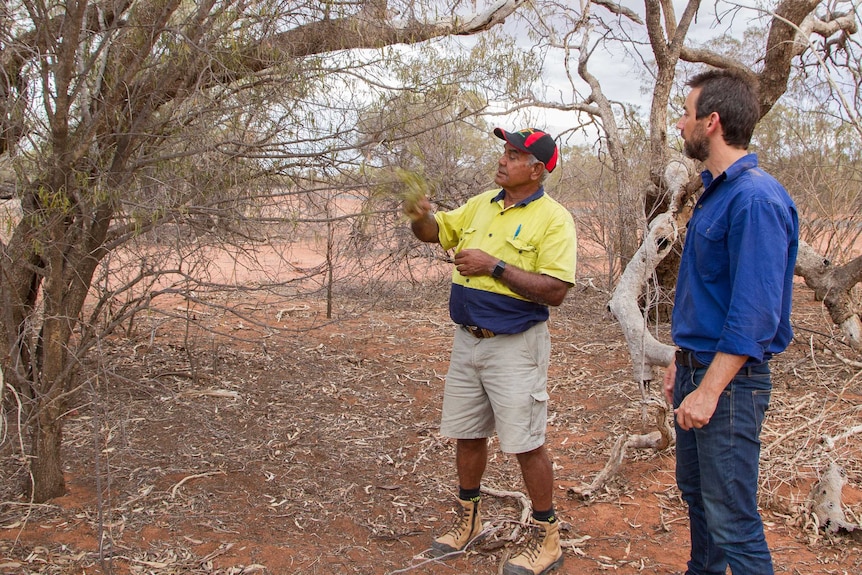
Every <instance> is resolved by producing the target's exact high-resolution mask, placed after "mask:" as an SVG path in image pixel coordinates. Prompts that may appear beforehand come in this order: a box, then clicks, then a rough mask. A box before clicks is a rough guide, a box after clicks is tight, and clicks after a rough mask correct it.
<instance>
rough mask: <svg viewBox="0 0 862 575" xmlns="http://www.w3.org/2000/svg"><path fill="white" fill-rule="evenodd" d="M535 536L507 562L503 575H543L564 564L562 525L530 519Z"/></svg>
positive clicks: (555, 522)
mask: <svg viewBox="0 0 862 575" xmlns="http://www.w3.org/2000/svg"><path fill="white" fill-rule="evenodd" d="M530 521H531V523H532V527H531V529H532V531H533V534H532V536H531V538H530V541H528V542H527V546H526V547H524V549H523V550H522V551H521V552H520V553H519V554H518V555H516V556H515V557H513V558H511V559H509V560H508V561H506V564H505V565H504V566H503V575H543V574H544V573H550V572H551V571H553V570H554V569H556V568H557V567H559V566H560V565H562V564H563V550H562V549H561V548H560V524H559V523H558V522H557V521H554V522H553V523H550V522H548V521H536V520H535V519H533V518H530Z"/></svg>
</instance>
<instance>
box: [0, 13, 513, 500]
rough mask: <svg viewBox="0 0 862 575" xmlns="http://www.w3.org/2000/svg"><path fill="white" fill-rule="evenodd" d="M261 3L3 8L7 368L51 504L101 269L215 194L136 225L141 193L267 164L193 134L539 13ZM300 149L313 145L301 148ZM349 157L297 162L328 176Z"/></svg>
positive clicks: (0, 92) (36, 487) (171, 200)
mask: <svg viewBox="0 0 862 575" xmlns="http://www.w3.org/2000/svg"><path fill="white" fill-rule="evenodd" d="M262 4H263V2H250V3H247V2H236V1H216V0H204V1H203V2H195V3H190V2H183V1H181V0H168V1H164V2H162V1H155V0H140V1H136V2H132V1H131V0H121V1H119V2H117V1H102V2H86V1H83V0H77V1H72V0H70V1H69V2H65V3H63V4H59V5H52V7H51V8H50V9H48V8H47V7H45V6H44V5H42V4H41V3H38V2H36V3H23V4H20V5H18V6H17V9H16V11H15V12H8V13H7V12H6V11H4V14H3V18H4V29H3V31H2V34H3V38H2V40H3V47H4V49H3V51H2V53H0V70H2V74H0V127H2V132H0V154H3V157H2V158H0V160H4V159H11V161H12V162H13V163H15V164H16V165H17V166H18V167H17V168H16V169H17V170H18V171H17V173H16V176H17V181H16V182H15V183H14V185H12V186H11V187H10V186H7V185H4V186H3V188H2V189H3V190H7V189H12V190H14V195H15V196H16V197H17V198H18V199H19V200H20V205H21V210H22V212H23V213H22V217H21V218H20V220H18V221H17V222H16V224H15V228H14V230H13V232H12V234H11V237H9V239H8V241H6V242H4V243H2V245H0V248H2V256H3V257H2V262H0V308H1V309H0V334H2V342H3V343H2V353H0V369H2V370H3V372H4V373H5V376H6V381H7V384H8V385H10V386H13V387H14V388H15V389H16V390H17V391H18V392H19V395H20V397H22V398H24V400H25V401H26V415H27V423H28V425H29V428H30V442H31V446H30V448H31V449H32V453H29V454H28V455H29V456H30V457H29V461H31V469H30V471H31V476H32V485H31V486H30V489H31V491H32V493H31V495H32V498H33V500H35V501H37V502H42V501H45V500H48V499H50V498H53V497H56V496H59V495H62V494H63V492H64V480H63V474H62V456H61V447H62V427H63V417H64V416H65V414H66V411H67V408H68V406H69V401H70V398H71V397H72V396H73V394H74V393H75V391H76V386H77V385H78V379H77V375H78V370H79V366H80V362H81V359H82V358H83V356H84V354H85V352H86V350H87V349H89V347H90V346H92V345H93V342H94V337H95V334H94V330H93V327H92V326H91V325H88V323H87V322H86V321H85V319H84V317H85V303H86V302H87V298H88V295H89V290H90V288H91V286H92V282H93V277H94V274H95V272H96V270H97V268H98V267H99V265H100V263H101V262H103V260H104V259H105V257H106V256H107V255H108V254H110V253H111V252H112V251H113V250H115V249H117V248H118V247H119V246H122V245H123V244H124V242H127V241H129V240H130V239H132V238H134V237H136V236H137V235H139V234H141V233H144V232H146V231H147V230H150V229H153V228H155V227H157V226H158V225H160V224H163V223H165V222H167V221H171V220H172V219H182V218H186V217H188V215H189V208H188V205H189V203H190V202H191V201H192V200H194V199H200V197H201V194H202V193H203V192H201V191H200V190H198V189H197V187H196V186H195V185H194V181H192V180H191V179H190V180H189V182H187V184H186V185H185V186H184V188H183V190H182V192H181V193H180V192H178V193H176V194H175V195H174V196H170V197H168V196H166V197H165V198H164V203H163V204H162V205H159V206H154V205H153V206H150V208H151V209H150V211H149V213H148V214H147V215H146V217H145V218H136V217H135V216H133V215H130V213H129V211H127V210H132V209H134V207H135V206H134V205H132V204H134V203H135V202H137V203H139V204H140V205H145V204H146V203H147V202H152V198H150V197H148V196H147V195H146V194H141V195H140V196H139V197H136V198H134V199H133V200H132V199H131V198H130V197H129V190H133V189H140V188H141V185H142V183H141V179H140V178H141V177H142V174H145V173H146V171H147V170H150V171H153V170H155V169H156V168H157V167H158V166H161V165H164V164H166V163H170V162H182V161H184V160H187V159H189V158H195V157H199V156H201V155H203V154H207V153H209V154H213V155H219V154H220V155H221V156H220V157H222V158H234V157H252V156H253V155H251V154H249V153H248V149H249V148H250V147H251V145H252V144H255V145H257V143H256V142H252V143H249V142H247V141H244V140H241V139H231V138H230V134H229V133H228V132H229V131H228V130H227V129H224V130H222V132H221V135H222V137H223V139H222V140H220V141H219V140H216V141H212V140H213V138H212V133H210V134H206V135H205V134H204V129H201V130H200V132H199V133H200V137H199V138H198V139H197V140H195V141H188V140H187V141H184V142H180V141H178V140H177V138H178V135H179V134H180V133H181V130H183V129H190V127H192V126H194V125H195V124H196V123H202V124H205V123H206V122H204V121H203V120H205V119H206V114H207V113H212V114H213V116H215V115H216V114H227V113H228V112H227V111H221V110H220V108H219V106H220V104H221V100H224V99H230V100H231V101H234V100H233V99H234V98H239V97H240V96H241V95H242V94H244V93H250V92H251V90H253V89H255V88H256V87H257V86H260V85H263V84H268V85H271V86H274V87H275V86H278V87H279V88H280V90H281V94H282V96H283V98H284V99H285V100H289V99H290V98H291V95H292V94H296V96H297V97H300V96H301V95H302V92H303V91H304V90H306V89H307V88H306V83H308V82H310V80H308V79H307V78H313V77H315V75H316V74H317V75H320V73H321V71H320V70H317V71H315V70H316V67H317V66H319V62H318V61H313V60H306V59H308V58H309V57H311V56H322V55H326V54H329V53H333V52H338V53H341V54H345V51H349V50H353V49H365V48H382V47H385V46H390V45H393V44H413V43H417V42H422V41H425V40H428V39H431V38H436V37H441V36H445V35H456V34H460V35H471V34H477V33H480V32H482V31H486V30H489V29H490V28H492V27H494V26H497V25H499V24H500V23H502V22H504V21H505V20H506V18H508V17H509V16H510V15H511V14H513V13H514V11H515V10H517V9H518V8H519V7H520V6H521V5H522V4H524V0H497V1H495V2H491V3H488V4H487V5H484V6H483V7H482V9H481V10H479V11H478V12H475V13H473V14H470V15H467V16H456V12H455V9H454V8H452V9H451V10H449V7H447V6H441V5H438V6H437V8H438V10H437V11H433V12H428V13H427V15H426V16H421V17H420V16H416V14H420V9H421V6H420V5H419V4H418V3H414V2H402V3H400V4H399V5H398V7H399V8H400V16H396V13H395V12H394V11H392V8H393V7H394V5H395V4H396V3H395V2H379V1H373V2H372V1H368V2H355V3H351V2H344V3H337V4H330V3H317V2H310V3H307V4H303V3H301V2H300V3H292V4H291V10H295V13H284V10H283V5H282V6H281V8H279V9H278V10H277V11H276V10H274V11H273V12H272V13H275V14H277V16H275V17H273V18H274V20H273V21H272V22H266V21H262V19H261V18H260V16H259V15H260V12H258V10H257V9H258V8H259V7H260V6H261V5H262ZM458 4H460V3H458V2H454V3H453V6H455V5H458ZM330 8H331V9H332V12H331V11H330ZM334 10H339V12H338V13H337V14H336V13H335V12H334ZM13 20H14V22H15V25H14V26H11V25H5V24H7V23H9V22H11V21H13ZM232 24H236V26H233V25H232ZM304 66H309V67H310V68H311V69H310V70H309V71H308V75H307V76H303V70H304ZM346 72H348V73H349V72H350V70H347V71H346ZM284 107H289V102H288V104H287V105H286V106H284ZM37 108H41V109H37ZM214 110H219V111H218V112H216V111H214ZM241 123H242V120H241V119H240V120H239V121H238V122H236V124H241ZM42 126H44V129H42ZM302 129H303V126H299V127H297V132H299V133H300V134H302ZM236 130H237V131H239V128H236ZM213 132H215V130H213ZM294 142H295V145H296V146H297V147H301V146H303V145H305V146H310V142H309V141H308V140H303V139H302V138H301V136H299V137H297V138H296V139H295V140H294ZM262 144H266V145H268V146H270V147H275V146H277V145H279V141H273V142H268V141H264V142H262ZM282 145H283V144H282ZM22 148H26V151H27V154H26V155H25V154H22V153H21V150H22ZM339 151H340V150H337V149H332V150H328V154H318V153H316V152H315V151H314V150H313V149H312V150H310V151H306V152H300V153H294V155H296V156H297V157H299V158H301V157H306V158H308V161H309V162H312V161H313V162H319V163H320V165H322V166H325V165H326V163H327V162H331V160H330V159H329V157H330V156H332V157H334V156H336V155H337V154H338V153H339ZM31 156H32V158H33V160H30V159H29V157H31ZM283 156H287V157H291V154H283ZM178 171H179V170H178ZM261 171H263V170H261ZM144 179H146V178H144Z"/></svg>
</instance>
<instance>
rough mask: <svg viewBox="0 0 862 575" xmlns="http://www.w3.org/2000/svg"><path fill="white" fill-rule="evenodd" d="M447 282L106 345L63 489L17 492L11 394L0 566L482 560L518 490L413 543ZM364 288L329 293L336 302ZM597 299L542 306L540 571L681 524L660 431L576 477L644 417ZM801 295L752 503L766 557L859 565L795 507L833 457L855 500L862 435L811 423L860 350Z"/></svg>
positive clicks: (827, 418) (625, 562)
mask: <svg viewBox="0 0 862 575" xmlns="http://www.w3.org/2000/svg"><path fill="white" fill-rule="evenodd" d="M441 285H443V287H442V289H440V286H436V288H434V289H431V288H417V287H415V286H404V285H396V286H393V287H392V288H391V290H390V292H389V293H388V295H387V297H386V298H385V300H384V301H383V303H381V302H380V301H378V302H377V303H376V304H375V305H373V306H372V305H371V302H370V299H369V305H368V309H367V311H366V312H365V313H364V314H363V315H361V316H359V317H357V318H354V319H342V320H341V321H337V322H334V323H326V322H325V321H324V320H323V319H322V318H323V317H324V312H325V305H324V303H323V302H319V301H305V302H298V303H297V304H296V305H295V306H292V307H291V308H282V309H276V308H274V307H273V306H271V305H268V304H267V303H266V302H249V303H248V308H249V309H248V311H249V312H250V313H253V314H254V316H255V317H256V318H257V319H258V320H260V321H261V322H263V323H269V324H270V325H271V326H273V327H282V328H283V327H285V326H288V327H290V328H293V329H296V331H295V332H291V333H287V334H277V333H276V332H275V330H271V331H266V332H261V331H259V330H257V329H255V328H254V327H253V326H251V325H249V324H244V323H243V321H241V320H239V319H238V318H236V317H233V316H228V315H219V316H216V315H209V314H208V313H206V312H204V311H198V312H193V314H192V315H193V324H194V327H193V329H192V330H191V332H188V333H187V332H186V330H185V328H184V327H182V324H181V323H179V322H174V323H170V324H163V325H160V326H159V327H158V329H156V327H155V326H142V328H141V329H139V330H138V331H137V332H136V335H134V336H132V337H130V338H125V337H119V336H118V337H116V338H114V339H112V340H111V341H109V342H106V343H105V345H104V346H103V348H102V349H101V352H100V357H99V361H98V362H97V363H94V364H93V365H92V366H91V367H90V370H89V372H88V374H87V375H88V382H89V383H88V385H87V386H86V387H85V388H84V389H82V390H81V392H80V394H79V397H78V400H77V407H76V409H75V410H73V411H72V412H71V413H70V414H69V418H68V421H67V423H66V427H65V429H66V435H65V460H66V464H67V465H66V480H67V486H68V493H67V495H66V496H65V497H62V498H59V499H56V500H54V501H51V502H49V503H48V504H46V505H29V504H28V502H27V501H26V500H24V499H22V498H21V497H20V495H19V493H20V487H21V485H22V482H24V481H26V476H25V473H24V470H23V467H22V466H21V457H20V449H19V447H18V446H19V438H18V437H17V435H16V434H17V430H16V428H15V417H16V414H15V410H14V402H10V401H6V402H5V405H6V407H7V411H6V414H5V418H6V422H7V427H6V429H7V433H6V435H5V437H4V438H3V439H4V441H3V443H2V446H0V460H2V464H0V501H2V503H0V573H10V574H11V573H15V574H29V573H44V574H49V573H50V574H85V573H87V574H90V573H106V574H127V573H147V574H154V575H166V574H179V573H188V574H203V573H215V574H238V573H269V574H297V575H299V574H318V573H319V574H324V573H325V574H330V573H334V574H364V575H394V574H396V573H422V574H431V575H438V574H439V575H442V574H452V573H474V574H489V575H490V574H494V573H497V572H498V565H499V564H500V562H501V561H502V560H503V559H504V558H505V557H506V556H507V555H508V554H509V553H511V552H512V551H513V550H514V549H516V547H517V544H516V543H513V542H511V541H508V540H507V539H509V538H512V536H513V534H515V535H516V534H517V532H518V530H517V527H518V525H517V521H518V518H519V516H520V515H521V508H520V504H519V500H518V498H517V497H508V496H501V497H494V496H488V497H486V503H487V505H486V516H485V520H486V528H487V529H488V531H489V533H490V536H489V537H488V539H486V541H485V542H484V543H483V544H481V545H478V546H476V547H475V548H473V549H470V550H469V552H468V553H466V554H464V555H461V556H458V557H455V558H453V559H450V560H449V561H447V562H445V563H441V562H428V561H427V560H425V559H423V557H422V552H423V550H425V549H427V548H428V545H429V542H430V540H431V539H432V538H433V536H434V535H435V534H436V533H438V532H439V531H441V530H443V529H445V528H447V527H448V526H449V524H450V523H451V521H452V520H453V518H454V507H453V504H454V495H453V493H454V490H455V477H454V462H453V453H454V451H453V444H452V443H451V442H450V441H449V440H446V439H444V438H442V437H440V436H439V435H438V434H437V424H438V417H439V408H440V399H441V393H442V386H443V377H444V374H445V372H446V367H447V360H448V353H449V345H450V341H451V335H452V330H453V328H452V326H451V324H450V323H449V321H448V314H447V309H446V289H445V285H444V284H441ZM366 297H367V296H365V295H364V294H361V293H340V294H337V297H336V304H337V303H338V302H339V301H342V302H343V301H348V300H349V301H350V302H351V305H354V304H356V303H357V302H362V301H363V298H366ZM606 300H607V294H603V293H601V292H599V291H596V290H594V289H592V288H591V287H584V286H580V287H579V288H577V289H575V290H573V292H572V293H571V294H570V296H569V298H568V300H567V302H566V303H565V304H564V305H563V306H562V307H561V308H559V309H558V310H555V311H554V313H553V314H552V320H551V329H552V336H553V342H554V351H553V359H552V368H551V374H550V375H551V380H550V392H551V396H552V405H551V414H550V415H551V421H550V425H549V446H550V449H551V454H552V457H553V460H554V465H555V469H556V478H557V485H558V488H559V490H558V492H557V497H556V504H557V509H558V512H559V515H560V517H561V518H562V519H563V521H564V534H563V538H564V539H565V541H566V548H565V564H564V566H563V567H562V568H561V569H560V570H559V571H558V572H559V573H561V574H593V573H605V572H616V573H645V574H654V573H655V574H666V573H673V572H681V571H683V570H684V563H685V559H686V555H687V541H688V535H687V529H688V528H687V518H686V513H685V508H684V505H683V503H682V502H681V500H680V498H679V495H678V492H677V490H676V488H675V485H674V479H673V469H674V461H673V450H672V448H671V449H668V450H665V451H664V452H658V453H656V452H653V451H638V452H635V453H630V454H629V456H628V457H627V458H626V460H625V461H624V463H623V466H622V468H621V469H620V471H619V473H617V474H616V475H615V476H614V477H612V479H611V480H610V481H609V482H608V483H607V484H606V485H605V486H604V488H603V489H601V490H600V491H599V492H598V493H596V494H595V495H594V496H593V497H592V498H591V499H589V500H583V499H581V498H579V497H577V496H576V495H575V494H574V491H576V490H577V488H579V487H581V486H583V485H584V484H587V483H589V482H590V481H592V479H593V477H595V475H596V474H597V473H598V472H599V471H600V470H601V469H602V468H603V467H604V465H605V463H606V462H607V460H608V455H609V452H610V449H611V447H612V445H613V444H614V442H615V441H616V439H617V438H618V437H619V436H620V435H621V434H639V433H643V432H646V431H649V430H650V427H649V423H648V422H649V420H650V418H651V417H652V415H651V414H650V415H648V417H647V418H646V421H647V423H646V424H645V423H643V422H644V418H643V417H642V413H641V408H640V405H639V400H640V393H639V391H638V389H637V386H636V384H635V383H633V382H632V381H631V379H630V372H629V367H628V354H627V350H626V345H625V342H624V339H623V337H622V334H621V333H620V330H619V327H618V325H617V324H616V322H615V321H614V320H613V318H612V317H611V316H610V315H609V314H608V313H607V311H606V309H605V303H606ZM812 300H813V297H812V295H811V293H810V292H809V291H807V290H805V289H804V288H802V289H799V290H798V292H797V302H798V303H797V310H796V311H795V315H794V317H795V321H796V323H797V325H796V332H797V338H796V340H795V341H794V343H793V344H792V346H791V348H790V349H789V350H788V351H787V352H786V353H785V354H783V355H782V356H781V357H780V358H779V359H778V360H776V361H775V362H774V372H775V374H774V381H775V390H774V393H773V403H772V408H771V411H770V414H769V419H768V420H767V423H766V427H765V431H764V437H763V440H764V454H763V462H762V468H763V474H762V475H763V476H762V485H763V487H762V495H763V498H762V499H763V515H764V519H765V521H766V525H767V538H768V540H769V542H770V544H771V547H772V549H773V552H774V559H775V564H776V568H777V572H779V573H792V574H808V573H811V574H814V573H817V574H821V573H829V574H844V575H847V574H858V573H860V572H862V553H860V549H862V543H860V541H859V540H858V539H854V538H853V537H851V536H847V535H830V534H826V533H824V531H823V529H819V528H818V526H817V525H816V523H815V521H814V519H813V515H812V514H811V513H810V512H809V511H808V510H807V508H806V505H805V503H806V499H807V496H808V491H809V489H810V487H811V485H812V483H813V482H814V481H816V480H817V478H818V477H819V475H820V474H821V473H822V472H823V471H824V470H825V468H826V466H827V465H828V463H830V462H832V461H837V462H839V463H840V464H842V465H843V467H844V468H845V470H846V472H847V476H848V484H847V485H846V486H845V487H844V491H843V496H844V504H845V511H846V512H847V513H848V519H850V520H851V521H856V522H858V521H859V518H860V516H862V448H860V437H862V436H860V435H853V436H850V437H847V438H844V439H841V440H839V441H838V442H837V443H836V445H835V447H834V448H833V449H832V450H827V449H825V448H824V444H823V442H822V438H823V437H824V436H832V437H834V436H836V435H838V434H840V433H841V432H842V431H843V430H846V429H849V428H850V427H851V426H853V425H858V424H859V423H860V422H862V381H860V377H859V374H860V368H859V366H858V365H855V366H854V365H852V364H850V363H848V362H846V361H842V360H841V359H840V358H839V357H837V356H836V355H835V354H834V353H832V352H830V351H829V349H828V348H829V347H831V348H832V349H833V350H836V351H839V353H841V352H840V349H841V347H840V343H838V342H837V340H836V339H835V338H834V337H832V334H831V333H830V328H829V326H828V323H827V321H826V320H825V314H824V312H823V311H822V310H821V308H820V305H819V304H817V303H815V302H813V301H812ZM336 315H338V306H337V305H336ZM312 325H315V326H317V329H314V330H309V331H306V330H305V329H304V328H306V327H309V326H312ZM205 327H218V328H220V329H222V330H223V331H226V332H230V333H232V334H233V335H235V336H240V337H244V338H245V339H246V341H240V340H236V339H227V338H224V337H221V336H219V337H216V336H214V335H211V334H210V333H208V332H207V331H205V329H204V328H205ZM661 329H666V326H660V328H659V331H661ZM663 339H665V340H666V337H664V338H663ZM845 355H848V356H851V354H849V353H847V354H845ZM851 357H852V356H851ZM105 366H110V369H106V368H105ZM659 387H660V384H659V382H655V383H654V384H653V389H652V393H653V395H658V393H659ZM492 454H493V458H492V461H491V462H490V465H489V468H488V473H487V476H486V486H488V487H490V488H492V489H495V490H500V491H510V492H520V491H521V490H522V484H521V480H520V475H519V472H518V469H517V465H516V462H515V461H514V459H513V458H511V457H508V456H505V455H503V454H500V453H499V451H497V450H495V449H492Z"/></svg>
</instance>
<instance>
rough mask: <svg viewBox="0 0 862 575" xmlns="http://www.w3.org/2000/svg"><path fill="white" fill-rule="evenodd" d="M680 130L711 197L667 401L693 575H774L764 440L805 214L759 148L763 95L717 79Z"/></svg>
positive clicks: (689, 268) (690, 267) (692, 255)
mask: <svg viewBox="0 0 862 575" xmlns="http://www.w3.org/2000/svg"><path fill="white" fill-rule="evenodd" d="M688 86H689V87H690V88H691V91H690V92H689V94H688V96H687V97H686V100H685V112H684V114H683V116H682V118H681V119H680V121H679V122H678V123H677V128H678V129H679V130H680V132H681V134H682V138H683V140H684V142H685V153H686V155H688V156H689V157H691V158H693V159H695V160H699V161H701V162H703V164H704V167H705V168H706V170H705V171H704V172H703V173H702V174H701V177H702V179H703V185H704V190H703V193H702V194H701V195H700V197H699V198H698V201H697V205H696V207H695V209H694V211H693V214H692V217H691V220H690V222H689V224H688V229H687V231H686V240H685V247H684V249H683V253H682V259H681V261H680V269H679V278H678V280H677V286H676V299H675V302H674V310H673V316H672V330H671V335H672V337H673V341H674V343H675V344H676V345H677V346H678V347H679V350H678V351H677V353H676V361H675V362H674V363H673V364H671V366H669V368H668V370H667V371H666V372H665V378H664V391H665V395H666V397H667V399H668V401H669V402H671V403H672V404H673V406H674V413H675V416H676V433H677V443H676V479H677V485H678V486H679V488H680V491H681V492H682V497H683V499H684V500H685V501H686V503H687V504H688V507H689V519H690V523H691V526H690V529H691V559H690V560H689V562H688V570H687V571H686V575H714V574H719V573H721V574H724V573H725V572H726V569H727V566H728V565H729V566H730V568H731V571H732V572H733V573H735V574H736V573H739V574H741V575H742V574H744V575H771V574H772V573H773V567H772V559H771V556H770V552H769V548H768V547H767V544H766V539H765V537H764V532H763V521H762V520H761V517H760V514H759V513H758V510H757V485H758V467H759V459H760V430H761V426H762V423H763V418H764V413H765V411H766V409H767V407H768V405H769V398H770V393H771V389H772V383H771V378H770V371H769V360H770V359H771V358H772V356H773V355H775V354H777V353H780V352H781V351H783V350H784V349H785V348H786V347H787V345H788V344H789V343H790V340H791V338H792V336H793V333H792V330H791V327H790V306H791V296H792V286H793V270H794V265H795V262H796V253H797V247H798V235H799V223H798V218H797V213H796V206H795V205H794V204H793V201H792V200H791V199H790V197H789V196H788V194H787V192H786V191H785V190H784V188H783V187H782V186H781V184H779V183H778V182H777V181H776V180H775V179H774V178H772V177H771V176H770V175H768V174H767V173H766V172H764V171H763V170H761V169H760V168H758V165H757V156H756V155H755V154H749V153H748V151H747V149H748V144H749V142H750V140H751V135H752V132H753V131H754V126H755V124H756V123H757V121H758V119H759V118H760V107H759V103H758V96H757V86H756V84H755V83H754V80H753V78H752V77H750V76H748V75H746V74H745V73H742V72H733V71H729V70H709V71H707V72H704V73H702V74H699V75H697V76H695V77H694V78H692V79H691V80H690V81H689V82H688Z"/></svg>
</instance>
